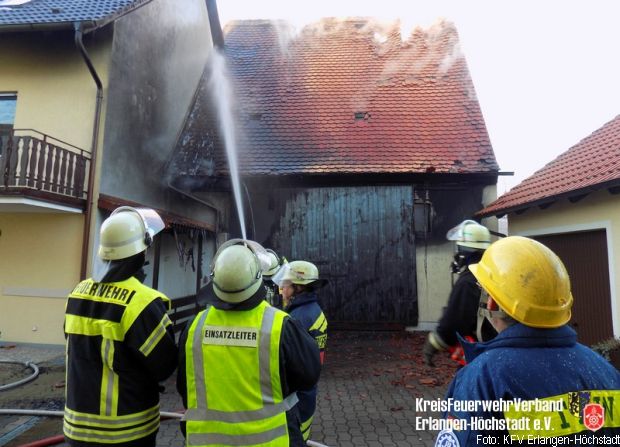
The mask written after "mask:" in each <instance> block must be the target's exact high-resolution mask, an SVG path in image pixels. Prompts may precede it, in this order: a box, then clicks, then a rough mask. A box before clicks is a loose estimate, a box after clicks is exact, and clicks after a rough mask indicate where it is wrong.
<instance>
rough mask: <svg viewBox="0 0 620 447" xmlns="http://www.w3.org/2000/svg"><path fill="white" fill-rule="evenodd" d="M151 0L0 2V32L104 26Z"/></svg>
mask: <svg viewBox="0 0 620 447" xmlns="http://www.w3.org/2000/svg"><path fill="white" fill-rule="evenodd" d="M150 1H151V0H0V32H1V31H29V30H36V29H63V28H73V24H74V23H75V22H79V23H82V24H85V25H86V28H87V29H88V28H98V27H101V26H103V25H106V24H108V23H110V22H112V21H114V20H116V19H117V18H119V17H121V16H122V15H124V14H127V13H128V12H131V11H133V10H134V9H136V8H139V7H140V6H142V5H145V4H146V3H149V2H150Z"/></svg>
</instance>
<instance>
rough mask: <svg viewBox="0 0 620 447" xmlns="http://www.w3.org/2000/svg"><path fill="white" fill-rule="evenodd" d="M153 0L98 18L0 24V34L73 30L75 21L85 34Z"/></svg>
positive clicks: (146, 0) (144, 0) (136, 3)
mask: <svg viewBox="0 0 620 447" xmlns="http://www.w3.org/2000/svg"><path fill="white" fill-rule="evenodd" d="M152 1H153V0H142V1H140V2H135V3H134V4H133V5H132V7H129V8H126V9H124V10H120V11H116V12H115V13H112V14H109V15H107V16H105V17H103V18H101V19H99V20H76V21H66V22H42V23H15V24H9V25H0V34H1V33H14V32H37V31H63V30H74V29H75V23H80V24H81V25H82V30H83V32H84V34H87V33H89V32H91V31H95V30H96V29H99V28H103V27H104V26H106V25H108V24H109V23H112V22H114V21H116V20H118V19H120V18H121V17H123V16H124V15H126V14H129V13H130V12H133V11H135V10H136V9H138V8H141V7H142V6H144V5H146V4H148V3H150V2H152Z"/></svg>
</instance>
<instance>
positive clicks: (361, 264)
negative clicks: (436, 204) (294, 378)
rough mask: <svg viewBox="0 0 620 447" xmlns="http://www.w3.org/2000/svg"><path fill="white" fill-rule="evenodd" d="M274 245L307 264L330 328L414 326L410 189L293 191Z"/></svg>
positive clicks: (289, 257)
mask: <svg viewBox="0 0 620 447" xmlns="http://www.w3.org/2000/svg"><path fill="white" fill-rule="evenodd" d="M278 228H279V229H278V231H277V233H276V234H275V237H274V245H275V246H276V247H278V249H279V250H280V251H281V252H282V253H283V254H284V255H285V256H287V257H288V259H289V260H298V259H302V260H308V261H311V262H314V263H315V264H316V265H317V266H318V268H319V272H320V276H322V277H325V278H327V279H328V280H329V285H328V286H327V287H326V288H324V289H321V290H320V292H319V296H320V298H321V304H322V306H323V308H324V311H325V313H326V315H327V317H328V319H329V320H330V326H332V323H334V325H333V326H332V327H341V328H342V327H351V328H359V329H366V328H367V329H388V328H395V327H402V326H404V325H415V324H417V320H418V305H417V290H416V266H415V244H414V232H413V191H412V186H364V187H330V188H312V189H298V190H296V191H295V192H294V193H293V194H291V195H290V196H289V199H288V200H287V203H286V206H285V212H284V214H283V216H281V217H280V222H279V225H278Z"/></svg>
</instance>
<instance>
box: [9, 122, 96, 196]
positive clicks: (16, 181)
mask: <svg viewBox="0 0 620 447" xmlns="http://www.w3.org/2000/svg"><path fill="white" fill-rule="evenodd" d="M89 168H90V153H89V152H86V151H84V150H82V149H80V148H79V147H76V146H73V145H71V144H69V143H65V142H64V141H61V140H57V139H56V138H53V137H50V136H49V135H45V134H43V133H41V132H38V131H36V130H33V129H13V130H11V131H10V132H8V133H3V134H0V194H2V193H7V192H12V193H23V194H25V195H27V194H28V193H29V192H37V193H44V195H45V196H48V197H53V198H54V197H55V198H62V197H65V198H67V199H69V198H71V199H73V200H75V199H80V200H83V199H86V193H87V191H86V189H87V186H86V182H87V180H88V172H89Z"/></svg>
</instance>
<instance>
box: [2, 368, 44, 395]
mask: <svg viewBox="0 0 620 447" xmlns="http://www.w3.org/2000/svg"><path fill="white" fill-rule="evenodd" d="M0 363H14V364H17V365H24V366H27V367H28V368H30V369H32V374H31V375H29V376H28V377H25V378H23V379H21V380H18V381H17V382H13V383H7V384H6V385H0V391H5V390H10V389H11V388H15V387H17V386H20V385H23V384H24V383H28V382H30V381H31V380H34V379H36V378H37V376H38V375H39V367H38V366H37V365H35V364H34V363H32V362H19V361H17V360H0Z"/></svg>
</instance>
